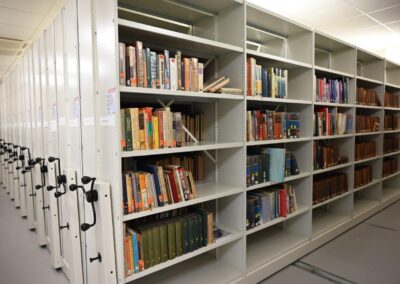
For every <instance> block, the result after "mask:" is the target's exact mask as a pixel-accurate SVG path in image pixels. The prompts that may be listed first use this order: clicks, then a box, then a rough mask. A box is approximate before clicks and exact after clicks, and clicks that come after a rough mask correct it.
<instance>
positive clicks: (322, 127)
mask: <svg viewBox="0 0 400 284" xmlns="http://www.w3.org/2000/svg"><path fill="white" fill-rule="evenodd" d="M352 129H353V116H352V115H351V114H345V113H340V112H338V110H337V108H336V107H334V108H327V107H324V108H315V111H314V136H326V135H328V136H330V135H343V134H345V133H351V132H352Z"/></svg>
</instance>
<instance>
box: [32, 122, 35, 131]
mask: <svg viewBox="0 0 400 284" xmlns="http://www.w3.org/2000/svg"><path fill="white" fill-rule="evenodd" d="M35 128H36V122H35V121H32V129H35Z"/></svg>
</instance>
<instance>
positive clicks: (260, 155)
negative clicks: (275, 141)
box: [246, 148, 300, 186]
mask: <svg viewBox="0 0 400 284" xmlns="http://www.w3.org/2000/svg"><path fill="white" fill-rule="evenodd" d="M254 152H255V153H251V152H250V153H249V154H248V156H247V158H246V184H247V186H252V185H255V184H262V183H265V182H268V181H273V182H283V181H284V179H285V177H288V176H292V175H297V174H299V173H300V170H299V167H298V164H297V160H296V156H295V155H294V153H293V152H291V151H288V150H286V149H281V148H261V149H259V150H257V151H254Z"/></svg>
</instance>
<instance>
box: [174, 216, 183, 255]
mask: <svg viewBox="0 0 400 284" xmlns="http://www.w3.org/2000/svg"><path fill="white" fill-rule="evenodd" d="M182 234H183V231H182V218H176V220H175V247H176V256H180V255H182V250H183V248H182V247H183V244H182Z"/></svg>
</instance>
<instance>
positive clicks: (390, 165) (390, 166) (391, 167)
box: [382, 158, 397, 177]
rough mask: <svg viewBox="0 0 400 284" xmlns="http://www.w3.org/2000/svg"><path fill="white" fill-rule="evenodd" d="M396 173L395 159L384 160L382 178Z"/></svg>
mask: <svg viewBox="0 0 400 284" xmlns="http://www.w3.org/2000/svg"><path fill="white" fill-rule="evenodd" d="M396 172H397V158H384V159H383V165H382V176H384V177H385V176H388V175H391V174H394V173H396Z"/></svg>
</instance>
